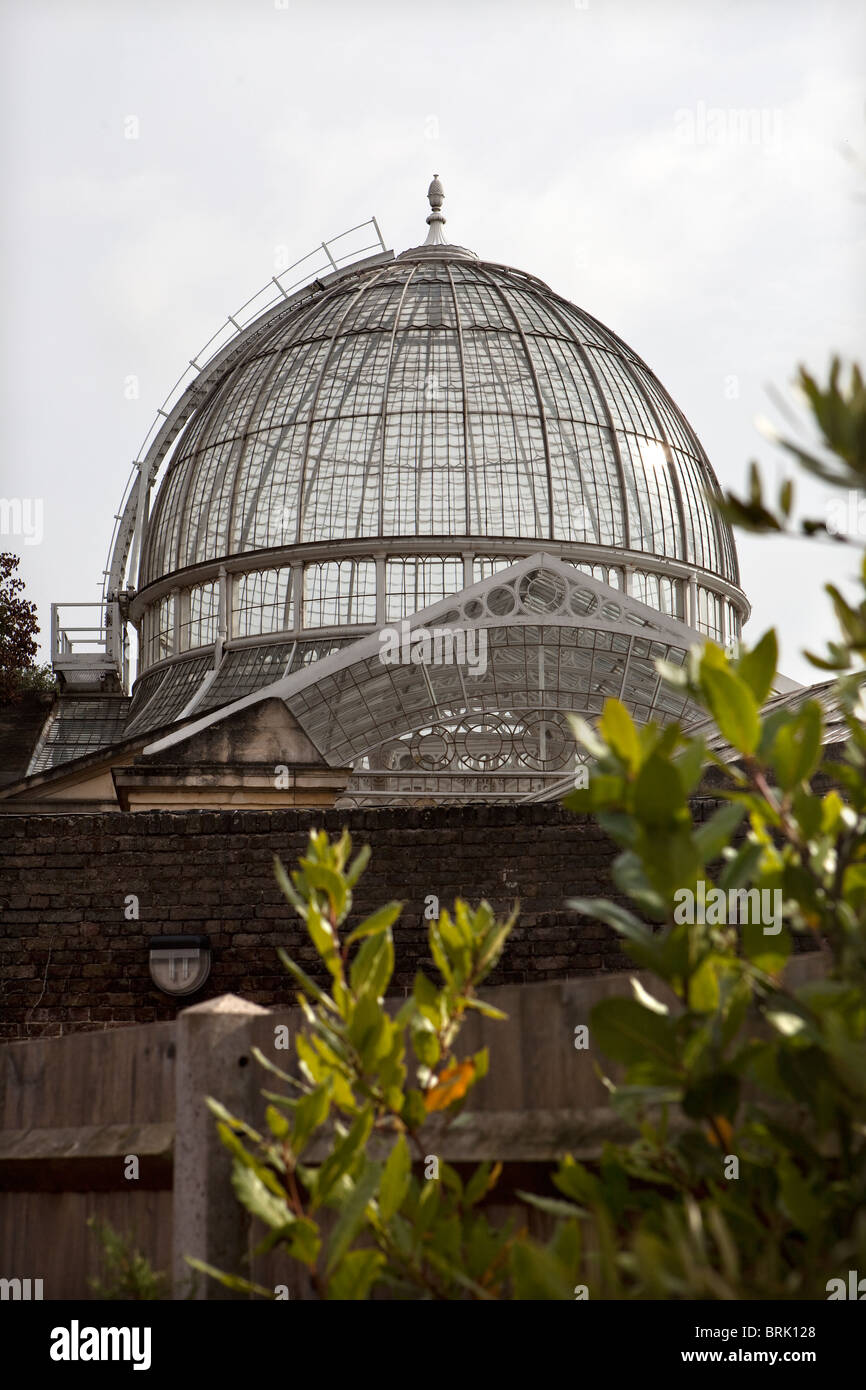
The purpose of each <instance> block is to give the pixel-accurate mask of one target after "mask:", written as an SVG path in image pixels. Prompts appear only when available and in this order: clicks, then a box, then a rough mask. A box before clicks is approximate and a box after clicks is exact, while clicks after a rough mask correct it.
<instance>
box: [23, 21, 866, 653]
mask: <svg viewBox="0 0 866 1390" xmlns="http://www.w3.org/2000/svg"><path fill="white" fill-rule="evenodd" d="M0 16H2V22H3V34H2V42H0V53H2V57H0V102H2V116H3V120H2V171H3V189H4V204H5V210H4V214H3V252H2V262H0V275H2V305H3V314H2V326H3V331H2V341H3V371H2V381H3V390H4V397H5V399H4V403H3V404H4V409H3V414H2V433H3V439H2V455H0V457H2V472H0V496H3V497H39V498H42V499H44V517H45V521H44V540H43V542H42V544H41V545H38V546H36V545H32V546H28V545H22V543H21V540H20V538H18V537H14V536H13V537H0V548H4V549H13V550H16V551H21V553H22V556H23V566H22V568H23V573H24V576H25V578H26V581H27V584H28V591H29V596H30V597H32V598H34V599H35V600H36V601H37V603H38V605H39V613H40V618H41V622H42V625H43V637H44V638H46V640H47V632H48V625H49V604H50V602H51V601H52V600H67V601H71V600H75V599H95V598H97V597H98V594H99V584H100V582H101V571H102V569H103V567H104V564H105V559H106V550H107V545H108V540H109V536H110V533H111V527H112V517H113V513H114V512H115V510H116V509H117V506H118V503H119V500H120V495H121V493H122V490H123V487H124V484H125V481H126V478H127V475H128V472H129V468H130V464H131V462H132V460H133V458H134V457H135V456H136V453H137V450H138V447H139V444H140V442H141V439H142V437H143V436H144V434H145V433H146V431H147V429H148V427H149V425H150V423H151V420H152V418H153V415H154V412H155V409H156V407H157V406H158V405H159V404H160V402H161V401H162V400H163V398H164V397H165V395H166V392H167V390H168V388H169V387H170V386H171V384H172V383H173V382H174V381H175V380H176V379H177V377H178V376H179V375H180V373H181V371H182V369H183V366H184V364H185V363H186V362H187V361H188V359H189V358H190V357H192V356H193V355H194V354H195V353H196V352H197V351H198V349H199V348H200V347H201V345H202V343H203V342H204V341H205V340H206V339H207V338H209V337H210V335H211V333H212V332H213V331H214V330H215V329H216V328H217V327H218V326H219V324H220V322H222V321H224V319H225V316H226V314H227V313H230V312H232V311H234V310H235V309H236V308H237V307H238V306H239V305H240V304H241V303H242V302H244V301H245V300H246V299H248V298H249V296H250V295H251V294H253V293H254V292H255V291H256V290H257V289H259V287H260V286H261V285H263V284H264V283H265V282H266V281H267V280H268V279H269V278H270V276H271V275H272V274H273V273H274V270H275V268H279V267H275V263H274V262H275V255H276V254H278V251H277V248H279V247H281V246H287V247H288V248H289V249H290V252H291V259H295V258H296V257H300V256H302V255H304V254H305V252H307V251H308V250H310V249H311V248H312V247H313V246H314V245H315V244H316V243H317V242H319V241H321V240H322V238H324V237H332V236H335V235H337V234H338V233H339V232H341V231H343V230H344V229H345V228H346V227H349V226H351V225H353V224H354V223H356V222H360V221H362V220H364V219H365V218H367V217H369V216H370V215H371V214H373V213H375V214H376V216H377V217H378V219H379V222H380V225H381V227H382V231H383V234H384V236H385V240H386V244H387V245H388V246H389V247H392V248H393V249H394V251H395V252H397V253H399V252H400V251H402V250H404V249H405V248H406V247H407V246H410V245H416V244H417V243H418V242H419V241H420V240H422V239H423V235H424V234H425V233H426V228H425V227H424V217H425V215H426V212H427V205H426V200H425V194H426V189H427V185H428V183H429V181H430V178H431V176H432V174H433V172H434V171H435V172H438V173H439V174H440V175H441V177H442V181H443V184H444V186H445V191H446V202H445V208H444V211H445V213H446V215H447V217H448V226H447V229H446V235H448V237H449V239H450V240H452V241H456V242H459V243H461V244H463V245H466V246H470V247H472V249H473V250H475V251H477V252H478V253H479V254H480V255H481V256H482V257H484V258H485V259H490V260H496V261H503V262H506V263H508V264H511V265H514V266H517V267H520V268H521V269H524V270H528V271H530V272H532V273H533V274H535V275H538V276H539V277H540V278H541V279H543V280H546V281H547V282H548V283H549V284H550V285H551V286H552V287H553V288H554V289H555V290H557V291H558V292H559V293H561V294H563V295H565V296H566V297H568V298H569V299H572V300H574V301H575V302H576V303H577V304H579V305H581V306H582V307H583V308H585V309H587V310H589V311H590V312H591V313H593V314H594V315H596V316H597V317H598V318H600V319H601V320H602V321H603V322H604V323H606V324H608V325H609V326H610V327H611V328H612V329H614V331H615V332H617V333H619V334H620V336H621V337H623V338H624V339H625V340H626V341H627V342H628V343H630V344H631V345H632V347H633V348H634V349H635V350H636V351H637V352H638V353H639V354H640V355H641V356H642V357H644V358H645V360H646V361H647V362H648V363H649V365H650V367H652V368H653V370H654V371H655V372H656V373H657V375H658V376H659V377H660V379H661V380H662V382H663V383H664V384H665V386H666V387H667V389H668V390H669V391H670V392H671V394H672V396H673V397H674V399H675V400H676V401H677V403H678V404H679V405H680V407H681V408H682V410H683V411H684V412H685V414H686V415H687V416H688V418H689V419H690V420H691V422H692V424H693V425H694V426H695V428H696V430H697V432H698V434H699V436H700V438H701V439H702V441H703V444H704V447H705V448H706V450H707V452H708V454H709V456H710V458H711V460H712V462H713V465H714V467H715V469H716V472H717V473H718V475H719V477H720V480H721V481H722V483H723V485H733V486H736V487H741V485H742V484H743V482H744V479H745V472H746V465H747V462H748V460H749V459H751V458H753V457H758V458H759V459H761V460H763V461H764V462H765V464H766V471H767V475H768V477H769V478H771V479H772V480H773V481H774V482H775V481H776V480H777V479H779V478H781V476H782V465H781V462H780V458H779V455H778V454H775V453H774V450H773V449H772V447H771V446H770V445H769V444H767V443H766V442H765V441H764V440H762V439H761V438H760V436H759V435H758V434H757V433H756V431H755V428H754V419H755V416H756V415H758V414H762V415H769V416H770V417H771V418H773V417H775V418H778V417H777V416H776V414H775V410H774V407H773V405H772V403H771V402H770V401H769V399H768V397H767V395H766V387H767V385H768V384H774V385H775V386H776V387H779V388H784V387H786V384H787V383H789V382H790V380H791V378H792V375H793V371H794V368H795V365H796V363H797V362H798V361H804V362H805V363H806V364H807V365H809V367H810V368H811V369H812V370H814V371H816V372H818V373H823V372H824V370H825V368H826V366H827V364H828V361H829V357H830V354H831V352H832V351H833V350H836V351H838V352H840V353H841V354H842V355H843V356H844V357H847V358H852V357H856V356H857V355H858V354H862V342H863V339H862V325H863V319H864V308H866V292H864V285H866V274H864V271H866V258H864V235H863V215H864V207H866V202H864V188H866V176H864V168H866V123H864V110H866V105H864V91H863V83H862V79H861V75H860V74H861V71H862V68H863V58H864V51H866V10H864V7H863V6H862V4H860V3H858V0H848V3H842V2H841V0H837V3H832V0H831V3H822V4H821V5H816V4H814V3H805V0H774V2H773V3H769V2H768V3H763V4H762V3H754V0H740V3H738V2H737V0H727V3H724V4H720V3H715V4H712V5H695V4H694V3H693V0H655V3H653V4H647V3H646V0H588V4H587V3H586V0H579V3H577V4H575V0H537V2H536V3H532V2H531V0H524V3H522V4H515V3H510V0H462V3H459V4H457V3H451V2H450V0H426V2H425V3H418V0H366V3H364V4H361V3H354V4H345V3H336V2H335V0H328V3H327V4H324V3H321V0H319V2H318V3H316V0H276V3H275V0H172V3H169V0H147V3H141V2H140V0H137V3H135V4H132V3H129V0H111V3H108V2H107V0H106V3H101V4H94V3H89V4H88V3H84V2H83V0H75V3H74V4H70V3H68V0H67V3H65V4H63V3H60V0H57V2H56V3H48V0H0ZM719 109H721V110H722V111H724V112H725V113H729V112H731V111H733V112H738V111H743V110H749V109H751V110H754V111H757V112H761V113H763V116H762V117H761V118H759V121H758V122H756V126H757V128H758V130H760V122H761V120H762V122H763V131H764V138H763V139H759V140H757V141H752V140H749V139H745V140H744V139H738V138H737V130H738V122H737V119H736V117H733V118H732V117H730V116H729V115H726V116H725V118H724V120H723V122H722V126H721V131H720V134H721V136H723V137H724V138H723V139H719V138H718V132H719V127H718V125H717V124H716V123H717V122H718V120H719V118H718V116H713V115H712V114H711V113H712V112H713V111H714V110H719ZM702 112H703V113H705V114H706V116H707V120H708V125H707V130H708V131H709V132H710V133H711V134H716V138H714V139H708V138H704V139H697V140H695V141H694V142H689V141H688V140H685V139H683V132H684V130H685V128H686V125H687V122H688V120H689V115H688V114H687V115H684V114H683V113H690V116H691V118H693V119H694V122H695V125H696V129H697V128H698V123H699V122H700V120H701V113H702ZM129 116H135V117H137V119H138V121H139V123H140V137H139V138H138V139H137V140H130V139H126V138H125V137H124V129H125V121H126V118H127V117H129ZM845 151H847V152H848V155H849V157H848V158H846V156H845ZM852 155H854V156H857V157H858V158H859V160H860V161H861V162H860V163H859V164H858V163H856V162H854V161H852V158H851V157H850V156H852ZM858 330H860V331H858ZM130 375H135V376H137V377H138V379H139V383H140V396H139V399H138V400H128V399H127V398H126V395H125V393H124V383H125V380H126V378H127V377H129V376H130ZM732 379H735V381H733V380H732ZM804 496H805V497H807V498H808V499H809V502H810V505H809V506H808V507H807V510H808V511H809V513H810V514H815V515H820V516H823V515H824V514H825V510H826V506H827V503H828V500H829V497H828V495H827V494H826V493H825V491H823V490H822V489H821V488H820V487H819V486H817V485H812V486H809V487H808V489H807V492H806V493H805V494H804ZM738 545H739V551H740V560H741V566H742V571H743V582H744V587H745V589H746V591H747V593H748V595H749V597H750V598H751V600H752V603H753V606H754V614H753V619H752V622H751V623H750V624H749V628H748V629H747V637H748V638H749V639H750V640H752V641H754V640H756V638H757V636H758V635H759V633H760V631H761V630H763V628H764V627H766V626H768V625H770V624H771V623H773V624H775V625H776V626H777V628H778V629H779V631H780V634H781V638H782V652H783V660H782V668H783V669H784V670H786V671H787V672H788V673H789V674H790V675H792V676H794V677H796V678H798V679H801V680H810V679H814V676H813V675H812V674H811V668H810V667H809V666H808V665H807V664H806V663H805V662H804V661H803V660H802V658H801V657H800V656H799V655H798V653H799V651H800V649H801V648H802V647H803V646H808V645H811V646H812V647H813V648H815V647H822V646H823V641H824V637H825V636H826V633H827V614H828V611H829V605H828V603H827V601H826V599H825V598H824V597H823V595H822V594H821V583H822V581H823V580H824V579H826V578H828V577H831V576H836V577H839V576H843V575H845V574H846V573H848V572H849V571H851V570H853V568H854V557H853V555H851V554H850V553H849V552H845V553H841V552H842V551H843V548H842V547H838V548H833V549H832V550H831V549H830V548H829V547H824V548H821V549H817V548H816V547H814V546H809V547H807V546H806V544H805V543H801V542H789V541H772V540H769V539H765V538H757V539H751V538H748V537H744V536H742V534H741V533H740V534H738Z"/></svg>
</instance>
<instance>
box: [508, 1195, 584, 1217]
mask: <svg viewBox="0 0 866 1390" xmlns="http://www.w3.org/2000/svg"><path fill="white" fill-rule="evenodd" d="M517 1195H518V1197H519V1198H520V1200H521V1202H528V1203H529V1205H530V1206H531V1207H536V1208H537V1209H538V1210H539V1211H543V1212H546V1213H547V1215H548V1216H555V1217H556V1218H557V1219H558V1220H564V1221H573V1220H574V1219H575V1218H577V1217H584V1216H589V1212H588V1211H587V1210H586V1208H585V1207H578V1206H575V1204H574V1203H573V1202H564V1201H562V1199H561V1198H559V1197H539V1196H538V1194H537V1193H535V1192H520V1191H518V1193H517Z"/></svg>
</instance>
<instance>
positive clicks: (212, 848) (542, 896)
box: [0, 799, 718, 1038]
mask: <svg viewBox="0 0 866 1390" xmlns="http://www.w3.org/2000/svg"><path fill="white" fill-rule="evenodd" d="M716 804H718V803H717V802H715V801H714V800H711V799H708V800H706V801H703V802H702V803H700V805H699V808H698V814H699V815H702V816H703V815H708V814H709V813H710V812H711V811H712V809H713V808H714V806H715V805H716ZM322 824H324V826H325V828H326V829H327V830H328V831H329V832H330V833H331V834H336V833H338V832H339V831H340V829H341V828H342V826H343V825H344V824H346V825H348V827H349V829H350V831H351V834H352V837H353V840H354V843H355V846H356V847H359V846H360V845H361V844H363V843H365V842H368V843H369V844H370V845H371V847H372V860H371V863H370V866H369V868H368V870H367V873H366V874H365V875H364V878H363V879H362V881H361V884H360V885H359V890H358V892H357V894H356V908H357V911H356V912H355V913H354V914H353V917H354V919H355V920H358V919H359V918H360V916H361V915H362V914H364V913H366V912H368V911H370V910H371V909H372V908H374V907H376V906H378V905H380V904H381V903H382V902H385V901H386V900H388V899H389V898H399V899H402V900H403V901H405V903H406V907H405V909H404V911H403V914H402V916H401V918H400V919H399V921H398V923H397V925H396V927H395V948H396V974H395V983H396V984H397V986H398V987H406V986H409V985H411V982H412V979H413V976H414V973H415V970H416V969H417V968H418V967H419V966H420V967H421V968H428V969H430V971H431V973H432V962H429V961H428V960H427V945H426V943H427V923H426V922H425V920H424V916H423V913H424V900H425V898H426V897H427V895H428V894H435V895H436V896H438V898H439V899H440V902H441V904H442V905H443V906H448V905H450V903H451V902H452V900H453V899H454V897H455V896H457V895H462V896H464V897H466V898H468V899H470V900H471V901H477V900H479V899H480V898H482V897H486V898H487V899H488V900H489V901H490V902H491V903H492V904H493V905H494V907H495V908H496V909H497V910H498V911H500V912H505V911H506V910H507V909H509V908H510V906H511V904H512V903H513V902H514V900H515V899H519V900H520V903H521V913H520V920H519V924H518V926H517V927H516V929H515V931H514V933H513V935H512V937H511V940H510V943H509V946H508V949H507V951H506V954H505V956H504V958H503V960H502V962H501V963H500V966H499V968H498V969H497V971H496V972H495V974H494V975H493V976H491V977H490V983H491V984H512V983H514V984H516V983H523V982H524V981H541V980H549V979H556V978H569V977H573V976H576V975H585V974H587V973H591V972H597V971H608V970H617V969H622V968H623V967H625V966H626V965H628V964H629V962H628V960H627V958H626V957H625V956H624V955H623V953H622V952H621V950H620V948H619V938H618V937H616V935H615V934H614V933H613V932H612V931H611V930H610V929H609V928H607V927H605V926H603V925H601V924H598V923H592V922H589V921H588V920H587V919H585V918H581V917H578V916H576V915H575V914H574V913H571V912H569V910H568V909H567V908H566V906H565V901H566V899H567V898H569V897H572V896H578V895H581V896H597V895H599V894H608V895H609V894H610V892H611V884H610V879H609V870H610V865H611V861H612V859H613V857H614V854H615V848H614V846H613V845H612V844H611V842H610V841H609V840H608V839H607V838H606V836H605V835H604V833H603V832H602V831H601V829H600V828H599V827H598V826H597V825H596V824H595V823H594V822H593V821H591V820H588V819H587V818H585V817H575V816H573V815H570V814H569V813H567V812H565V811H564V810H562V809H561V808H560V807H559V806H558V805H539V806H525V807H518V806H511V807H505V806H488V807H479V806H470V807H459V808H455V807H438V808H435V809H430V810H408V809H407V810H395V809H392V808H387V809H386V808H381V809H375V810H363V811H362V810H354V811H347V812H340V811H328V812H327V813H325V814H324V815H323V814H322V813H321V812H315V811H279V812H266V811H234V812H232V811H191V812H187V813H184V814H174V813H173V814H167V813H163V812H155V813H147V814H141V813H139V814H135V815H131V814H106V815H93V816H81V815H79V816H35V817H34V816H31V817H2V818H0V1037H3V1038H27V1037H40V1036H53V1035H56V1034H60V1033H64V1032H70V1031H75V1030H80V1029H90V1028H105V1027H110V1026H114V1025H119V1024H128V1023H143V1022H150V1021H153V1020H162V1019H169V1018H173V1017H174V1016H175V1014H176V1012H177V1009H178V1007H184V1006H186V1005H187V1004H189V1003H194V1002H198V1001H199V1000H201V999H204V998H207V997H209V996H211V995H216V994H223V993H225V992H227V991H231V992H233V993H237V994H241V995H243V996H244V997H246V998H249V999H252V1000H254V1001H256V1002H257V1003H260V1004H263V1005H277V1004H282V1005H285V1004H286V1003H287V1002H289V1000H290V997H291V995H290V989H289V984H288V979H287V977H286V975H285V973H284V972H283V970H282V967H281V966H280V964H279V961H278V960H277V957H276V950H275V948H276V947H277V946H278V945H282V946H284V947H286V949H287V950H288V951H289V952H290V954H292V955H293V956H295V958H296V959H298V960H299V961H300V962H301V963H302V964H303V965H304V966H305V967H306V968H308V969H310V970H311V972H312V973H314V974H315V973H316V970H315V964H317V958H316V956H315V952H314V951H313V948H312V946H311V944H310V943H309V941H308V939H307V937H306V933H305V929H304V928H303V925H302V924H301V923H300V922H299V920H298V919H297V918H296V917H295V915H294V913H293V912H292V910H291V909H290V908H289V907H288V905H287V904H286V902H285V900H284V899H283V897H282V895H281V894H280V891H279V889H278V887H277V885H276V883H275V881H274V877H273V870H272V861H273V856H274V855H275V854H276V855H279V856H280V858H281V859H282V860H283V862H284V863H285V864H286V865H294V863H295V862H296V860H297V858H298V856H299V854H301V853H302V851H303V849H304V847H305V845H306V841H307V837H308V834H309V830H310V827H311V826H318V825H322ZM129 894H135V895H136V897H137V898H138V905H139V917H138V920H127V919H126V917H125V915H124V910H125V908H124V904H125V899H126V897H127V895H129ZM160 932H168V933H171V934H177V933H183V932H193V933H199V932H207V933H208V934H209V935H210V937H211V940H212V944H213V949H214V958H213V968H212V971H211V976H210V979H209V980H208V982H207V984H206V985H205V987H204V989H203V990H202V991H200V993H199V994H198V995H195V996H188V997H187V998H185V999H183V1000H181V1001H179V1002H175V1001H174V1000H172V999H170V998H168V997H167V996H165V995H163V994H161V993H160V992H159V991H158V990H157V989H156V988H155V987H154V986H153V984H152V982H151V980H150V975H149V971H148V959H147V941H148V938H149V937H150V936H152V935H157V934H158V933H160Z"/></svg>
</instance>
